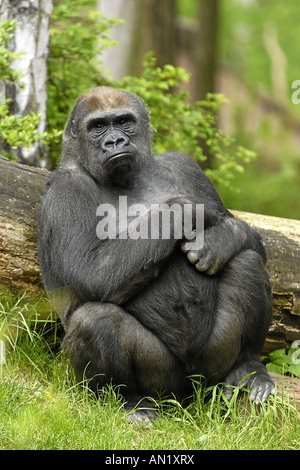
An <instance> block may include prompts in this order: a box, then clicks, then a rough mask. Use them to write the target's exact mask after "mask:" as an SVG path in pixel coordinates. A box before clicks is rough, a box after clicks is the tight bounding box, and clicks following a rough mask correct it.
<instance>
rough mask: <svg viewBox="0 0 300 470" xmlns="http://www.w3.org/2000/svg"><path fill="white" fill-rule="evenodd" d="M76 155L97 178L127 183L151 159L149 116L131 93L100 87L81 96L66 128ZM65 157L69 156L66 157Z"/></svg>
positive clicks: (69, 156) (69, 155)
mask: <svg viewBox="0 0 300 470" xmlns="http://www.w3.org/2000/svg"><path fill="white" fill-rule="evenodd" d="M70 139H73V144H75V143H76V144H77V145H76V148H74V145H73V146H72V148H73V149H74V150H75V153H74V152H73V154H72V156H71V154H70V152H68V156H67V161H68V163H70V158H73V160H74V157H75V158H76V160H77V161H79V162H80V163H81V165H82V166H83V167H84V168H85V169H86V170H87V171H88V172H89V173H90V174H91V175H92V176H93V177H94V178H96V179H97V180H98V181H101V182H111V183H117V184H123V185H124V184H127V183H128V182H130V180H132V178H133V177H134V175H136V174H137V173H138V172H139V171H140V169H141V168H142V167H143V166H145V165H146V164H147V163H148V161H149V160H150V159H151V131H150V124H149V116H148V113H147V109H146V107H145V105H144V104H143V102H142V101H141V100H140V99H139V98H137V97H136V96H135V95H132V94H131V93H128V92H125V91H120V90H115V89H113V88H108V87H99V88H94V89H92V90H90V91H89V92H88V93H87V94H85V95H82V96H81V97H80V98H79V99H78V101H77V103H76V105H75V107H74V109H73V111H72V113H71V117H70V119H69V122H68V124H67V127H66V131H65V139H64V141H65V144H66V143H67V145H65V147H66V148H70ZM63 159H64V160H66V158H64V157H63Z"/></svg>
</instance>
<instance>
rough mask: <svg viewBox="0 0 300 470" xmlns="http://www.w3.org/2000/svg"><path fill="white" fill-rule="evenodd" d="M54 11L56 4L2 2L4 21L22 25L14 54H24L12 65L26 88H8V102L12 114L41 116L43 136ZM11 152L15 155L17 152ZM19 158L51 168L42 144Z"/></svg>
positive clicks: (23, 151)
mask: <svg viewBox="0 0 300 470" xmlns="http://www.w3.org/2000/svg"><path fill="white" fill-rule="evenodd" d="M52 8H53V2H52V0H0V21H4V20H11V19H13V18H15V19H16V20H17V22H18V26H17V28H16V31H15V35H14V38H13V39H12V42H11V46H10V47H11V50H13V51H14V52H23V55H22V56H21V57H20V58H19V59H17V60H15V61H13V63H12V64H11V67H12V68H13V69H18V70H20V71H21V72H23V74H24V75H23V77H22V78H21V80H20V82H21V84H23V88H18V87H15V86H13V87H12V86H9V87H6V98H11V99H12V104H11V112H12V113H13V114H16V115H17V116H23V115H25V114H28V113H30V112H35V113H40V114H41V120H40V123H39V126H38V131H39V132H41V133H43V132H44V131H45V130H46V105H47V59H48V44H49V22H50V15H51V12H52ZM10 152H11V153H14V151H13V150H10ZM17 155H18V157H19V161H20V162H21V163H27V164H30V165H35V166H40V167H46V166H47V162H48V158H47V155H48V152H47V147H46V146H45V145H43V144H41V143H36V144H35V145H34V146H33V147H31V148H29V149H28V148H25V147H22V148H21V149H19V150H18V151H17Z"/></svg>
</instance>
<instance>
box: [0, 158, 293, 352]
mask: <svg viewBox="0 0 300 470" xmlns="http://www.w3.org/2000/svg"><path fill="white" fill-rule="evenodd" d="M0 175H1V178H0V291H1V290H3V289H6V288H8V289H9V290H10V291H12V292H13V293H18V292H20V290H26V291H28V292H29V293H31V294H32V295H37V294H41V293H42V292H43V284H42V281H41V277H40V271H39V266H38V262H37V258H36V226H37V214H38V209H39V205H40V201H41V198H42V195H43V193H44V192H45V189H46V178H47V176H48V171H47V170H41V169H38V168H33V167H30V166H26V165H21V164H17V163H12V162H11V161H9V160H7V159H6V158H4V157H1V156H0ZM232 212H233V213H234V215H235V216H236V217H239V218H241V219H243V220H245V221H246V222H248V223H249V224H250V225H251V226H253V227H255V228H256V229H257V230H258V231H259V232H260V233H261V235H262V236H263V240H264V244H265V246H266V250H267V255H268V264H267V269H268V272H269V274H270V276H271V280H272V286H273V296H274V315H273V320H272V324H271V327H270V332H269V335H268V338H267V340H266V343H265V347H264V351H265V352H267V351H271V350H274V349H278V348H282V347H288V346H289V345H290V344H291V343H292V342H293V341H294V340H300V221H297V220H291V219H283V218H278V217H271V216H265V215H260V214H251V213H248V212H238V211H232Z"/></svg>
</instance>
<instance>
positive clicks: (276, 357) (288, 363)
mask: <svg viewBox="0 0 300 470" xmlns="http://www.w3.org/2000/svg"><path fill="white" fill-rule="evenodd" d="M269 360H270V362H269V363H268V364H267V365H266V367H267V370H268V371H269V372H274V373H275V374H289V375H295V376H296V377H300V345H299V342H298V341H294V343H293V344H292V345H291V347H290V349H289V351H288V352H287V353H286V351H285V349H284V348H283V349H277V350H276V351H272V352H271V353H270V356H269Z"/></svg>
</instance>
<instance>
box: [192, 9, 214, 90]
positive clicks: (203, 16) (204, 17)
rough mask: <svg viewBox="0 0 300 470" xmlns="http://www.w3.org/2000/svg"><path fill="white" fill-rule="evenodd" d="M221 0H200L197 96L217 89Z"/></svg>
mask: <svg viewBox="0 0 300 470" xmlns="http://www.w3.org/2000/svg"><path fill="white" fill-rule="evenodd" d="M218 17H219V0H200V3H199V7H198V21H199V29H198V37H197V51H198V54H197V55H198V57H197V98H198V99H204V98H205V96H206V93H213V92H214V91H215V78H216V69H217V47H218V45H217V43H218V30H219V28H218Z"/></svg>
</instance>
